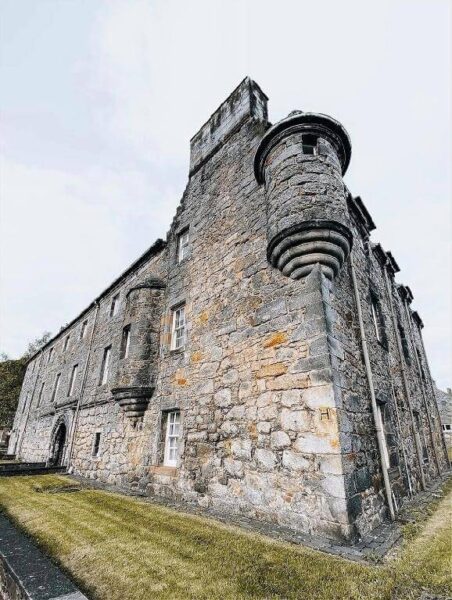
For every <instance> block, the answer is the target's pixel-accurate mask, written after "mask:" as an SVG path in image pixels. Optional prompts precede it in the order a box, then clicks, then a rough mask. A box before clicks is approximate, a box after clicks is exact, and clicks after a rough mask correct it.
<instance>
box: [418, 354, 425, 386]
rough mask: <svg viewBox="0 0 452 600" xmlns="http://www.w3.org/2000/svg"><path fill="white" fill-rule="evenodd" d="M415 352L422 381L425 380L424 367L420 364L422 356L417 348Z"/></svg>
mask: <svg viewBox="0 0 452 600" xmlns="http://www.w3.org/2000/svg"><path fill="white" fill-rule="evenodd" d="M416 354H417V360H418V362H419V368H420V370H421V377H422V381H425V371H424V367H423V365H422V357H421V353H420V352H419V348H416Z"/></svg>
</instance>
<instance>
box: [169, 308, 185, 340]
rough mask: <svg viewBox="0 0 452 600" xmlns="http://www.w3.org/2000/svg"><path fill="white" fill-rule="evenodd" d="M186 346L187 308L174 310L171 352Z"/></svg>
mask: <svg viewBox="0 0 452 600" xmlns="http://www.w3.org/2000/svg"><path fill="white" fill-rule="evenodd" d="M184 346H185V306H179V307H178V308H174V309H173V322H172V331H171V350H181V349H182V348H183V347H184Z"/></svg>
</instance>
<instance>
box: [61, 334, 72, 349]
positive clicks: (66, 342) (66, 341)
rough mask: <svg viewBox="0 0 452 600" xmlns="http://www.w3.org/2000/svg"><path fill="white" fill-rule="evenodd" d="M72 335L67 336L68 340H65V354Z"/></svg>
mask: <svg viewBox="0 0 452 600" xmlns="http://www.w3.org/2000/svg"><path fill="white" fill-rule="evenodd" d="M70 337H71V336H70V335H68V336H66V339H65V340H64V346H63V352H66V350H67V347H68V346H69V339H70Z"/></svg>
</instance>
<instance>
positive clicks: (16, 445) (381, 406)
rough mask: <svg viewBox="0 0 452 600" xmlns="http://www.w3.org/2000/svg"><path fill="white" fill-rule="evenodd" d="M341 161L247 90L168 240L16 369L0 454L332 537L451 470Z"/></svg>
mask: <svg viewBox="0 0 452 600" xmlns="http://www.w3.org/2000/svg"><path fill="white" fill-rule="evenodd" d="M350 158H351V143H350V139H349V136H348V134H347V132H346V131H345V129H344V127H343V126H342V125H341V124H340V123H338V122H337V121H336V120H335V119H333V118H331V117H329V116H326V115H323V114H317V113H312V112H302V111H294V112H292V113H291V114H290V115H289V116H288V117H287V118H285V119H283V120H281V121H279V122H278V123H276V124H275V125H273V126H271V124H270V123H269V121H268V117H267V97H266V95H265V94H264V93H263V92H262V91H261V89H260V88H259V86H258V85H257V84H256V83H255V82H254V81H252V80H251V79H249V78H246V79H244V80H243V81H242V83H240V85H239V86H238V87H237V88H236V89H235V90H234V91H233V92H232V94H231V95H230V96H229V97H228V98H227V99H226V100H225V101H224V102H223V103H222V104H221V106H220V107H219V108H218V110H217V111H216V112H215V113H214V114H213V115H212V116H211V117H210V119H209V120H208V121H207V122H206V123H205V124H204V125H203V126H202V127H201V129H200V130H199V131H198V133H197V134H196V135H195V136H194V137H193V138H192V140H191V156H190V166H189V180H188V183H187V187H186V190H185V192H184V194H183V196H182V200H181V202H180V205H179V207H178V209H177V212H176V215H175V217H174V220H173V222H172V225H171V228H170V230H169V232H168V234H167V236H166V241H163V240H157V241H156V242H155V243H154V244H153V245H152V246H151V247H150V248H149V250H147V252H145V254H143V256H141V257H140V258H139V259H138V260H137V261H135V262H134V263H133V264H132V265H131V266H130V267H129V268H128V269H127V270H126V271H125V272H124V273H123V274H122V275H120V276H119V277H118V278H117V279H116V280H115V281H114V282H113V283H112V284H111V285H110V286H109V287H108V288H107V289H106V290H105V291H104V292H102V293H101V294H100V295H99V296H98V297H97V298H96V299H95V300H94V301H93V302H92V304H90V306H88V307H87V308H86V309H85V310H84V311H83V312H82V313H81V314H80V315H79V316H78V317H77V318H75V319H74V320H73V321H72V322H71V323H69V325H67V326H66V327H65V328H64V329H63V330H62V331H60V332H59V333H58V334H57V335H56V336H55V337H54V338H53V339H52V340H50V341H49V342H48V343H47V344H46V345H45V346H44V347H43V348H42V349H41V350H40V351H39V352H37V353H36V354H35V355H34V356H32V357H31V359H30V360H29V363H28V368H27V372H26V376H25V380H24V383H23V387H22V391H21V396H20V401H19V406H18V409H17V413H16V417H15V421H14V427H13V431H12V435H11V439H10V445H9V452H10V453H15V454H16V456H17V457H18V458H20V459H22V460H24V461H37V462H38V461H45V462H47V463H48V464H60V465H65V466H67V468H68V469H69V471H70V472H73V473H75V474H78V475H81V476H83V477H86V478H89V479H95V480H98V481H100V482H104V483H106V484H113V485H117V486H118V487H120V488H123V489H124V488H127V489H134V490H139V491H141V492H143V493H147V494H149V495H152V496H156V497H166V498H173V499H176V500H180V501H186V502H190V503H198V504H199V505H201V506H203V507H212V508H214V509H215V510H219V511H223V512H224V513H225V514H228V513H240V514H244V515H247V516H249V517H253V518H256V519H260V520H263V521H268V522H270V523H272V522H273V523H278V524H281V525H284V526H289V527H291V528H293V529H294V530H297V531H301V532H308V533H313V534H319V535H323V536H326V537H330V538H335V539H341V540H348V541H353V540H356V539H357V538H358V537H359V536H362V535H364V534H365V533H366V532H368V531H369V530H371V529H372V528H374V527H375V526H377V525H378V524H379V523H380V522H381V521H382V520H383V519H385V518H387V517H388V516H389V517H391V516H392V517H394V516H396V514H397V512H398V510H399V509H400V506H401V505H402V503H403V502H404V499H406V498H408V497H410V496H411V495H413V494H416V493H417V492H418V491H420V490H421V489H422V488H423V487H425V486H426V485H428V483H429V482H430V481H431V480H432V479H435V478H437V477H438V476H439V475H440V474H441V473H442V472H444V471H445V470H446V469H447V468H448V462H447V457H446V453H445V447H444V440H443V437H442V431H441V423H440V420H439V416H438V411H437V407H436V402H435V393H434V387H433V382H432V378H431V374H430V370H429V366H428V362H427V357H426V354H425V349H424V345H423V341H422V335H421V330H422V327H423V325H422V321H421V319H420V317H419V315H418V313H417V312H414V311H413V310H412V307H411V304H412V299H413V297H412V294H411V291H410V289H409V288H408V287H406V286H404V285H401V284H397V283H396V281H395V274H396V273H397V271H398V270H399V268H398V266H397V263H396V261H395V259H394V257H393V256H392V254H391V253H390V252H386V251H385V250H383V248H382V247H381V245H380V244H375V243H372V242H371V241H370V232H371V231H372V230H373V229H375V225H374V223H373V221H372V218H371V216H370V215H369V213H368V211H367V210H366V207H365V205H364V203H363V201H362V200H361V198H360V197H354V196H353V195H352V194H351V192H350V191H349V190H348V189H347V187H346V186H345V184H344V182H343V176H344V174H345V172H346V170H347V167H348V164H349V161H350ZM62 300H63V299H62ZM68 336H70V337H69V338H68Z"/></svg>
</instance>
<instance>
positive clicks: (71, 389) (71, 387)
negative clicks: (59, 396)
mask: <svg viewBox="0 0 452 600" xmlns="http://www.w3.org/2000/svg"><path fill="white" fill-rule="evenodd" d="M77 372H78V365H74V366H73V367H72V373H71V380H70V382H69V389H68V392H67V395H68V396H72V394H73V393H74V387H75V380H76V378H77Z"/></svg>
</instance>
